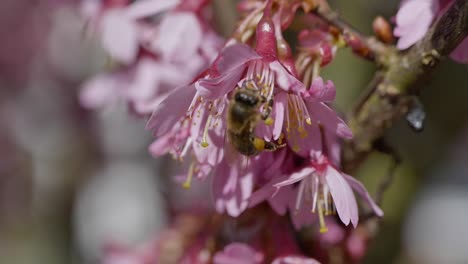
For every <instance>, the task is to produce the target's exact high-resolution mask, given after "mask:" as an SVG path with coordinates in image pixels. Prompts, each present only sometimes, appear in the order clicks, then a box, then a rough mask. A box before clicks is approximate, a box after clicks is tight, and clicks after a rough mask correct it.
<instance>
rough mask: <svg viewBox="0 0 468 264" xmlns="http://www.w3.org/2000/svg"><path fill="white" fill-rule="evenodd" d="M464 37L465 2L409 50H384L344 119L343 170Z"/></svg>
mask: <svg viewBox="0 0 468 264" xmlns="http://www.w3.org/2000/svg"><path fill="white" fill-rule="evenodd" d="M467 35H468V1H466V0H456V1H455V2H454V3H453V5H452V6H451V7H450V8H449V9H448V10H447V12H446V13H445V14H444V15H442V16H441V17H440V19H438V20H437V21H436V22H435V23H434V24H433V25H432V27H431V28H430V29H429V31H428V32H427V34H426V36H425V37H424V38H423V39H422V40H420V41H419V42H417V43H416V44H415V45H414V46H413V47H412V48H410V49H409V50H407V51H404V52H399V51H397V50H396V49H394V48H389V49H386V51H385V53H386V54H385V55H383V56H384V57H385V58H386V61H387V62H386V63H384V64H383V66H384V67H383V69H381V70H379V71H378V72H377V73H376V75H375V78H374V80H373V83H371V87H370V88H369V90H370V92H369V94H368V95H367V96H365V97H363V99H362V101H361V102H359V103H358V104H357V108H356V109H355V111H354V112H353V113H352V114H351V115H350V116H349V118H348V121H349V125H350V126H351V128H352V130H353V132H354V138H353V140H352V141H348V142H346V144H345V148H344V153H343V155H344V167H345V170H346V171H352V170H354V169H355V168H356V167H358V166H359V164H360V163H361V162H362V161H363V160H364V159H365V158H366V157H367V155H368V154H369V153H370V152H371V151H372V150H373V149H374V148H373V147H374V143H375V142H376V141H377V140H378V139H380V138H381V137H382V136H383V135H384V133H385V131H386V129H387V128H389V127H391V126H392V125H393V123H394V122H395V121H396V120H398V119H399V118H400V117H402V116H403V115H405V114H406V113H407V112H408V111H409V110H410V109H411V107H412V104H413V102H414V100H412V95H414V94H416V93H418V92H419V91H421V90H422V88H423V87H424V86H423V85H421V82H422V81H424V80H425V79H426V77H428V75H429V74H430V73H431V72H432V70H433V68H434V67H435V66H436V65H437V64H438V63H439V61H440V59H441V58H443V57H446V56H447V55H449V54H450V53H451V52H452V51H453V50H454V49H455V48H456V47H457V46H458V44H459V43H460V42H461V41H463V39H464V38H465V37H466V36H467Z"/></svg>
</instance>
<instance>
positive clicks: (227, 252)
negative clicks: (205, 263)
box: [213, 243, 263, 264]
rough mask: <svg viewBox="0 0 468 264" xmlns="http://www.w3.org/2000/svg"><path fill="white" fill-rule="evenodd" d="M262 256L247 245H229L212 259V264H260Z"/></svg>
mask: <svg viewBox="0 0 468 264" xmlns="http://www.w3.org/2000/svg"><path fill="white" fill-rule="evenodd" d="M262 262H263V254H262V253H260V252H257V251H256V250H255V249H253V248H251V247H250V246H249V245H247V244H243V243H231V244H229V245H227V246H226V247H225V248H224V250H223V251H220V252H217V253H216V254H215V255H214V257H213V263H214V264H260V263H262Z"/></svg>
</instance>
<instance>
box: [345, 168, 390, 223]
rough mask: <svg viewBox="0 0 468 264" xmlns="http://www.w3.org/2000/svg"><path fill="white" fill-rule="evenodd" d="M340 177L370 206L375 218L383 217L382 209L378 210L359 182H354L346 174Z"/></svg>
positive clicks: (352, 178)
mask: <svg viewBox="0 0 468 264" xmlns="http://www.w3.org/2000/svg"><path fill="white" fill-rule="evenodd" d="M342 175H343V176H344V177H345V179H346V181H347V182H348V183H349V185H351V188H353V190H355V191H356V192H357V193H359V195H360V196H361V197H362V198H364V200H365V201H366V202H367V203H368V204H369V205H370V206H371V208H372V210H373V211H374V213H375V214H376V215H377V216H380V217H382V216H383V215H384V213H383V211H382V209H380V207H379V206H378V205H377V204H376V203H375V202H374V200H373V199H372V197H371V196H370V194H369V192H367V190H366V187H364V185H363V184H362V183H361V182H359V181H358V180H356V179H355V178H354V177H352V176H350V175H347V174H344V173H343V174H342Z"/></svg>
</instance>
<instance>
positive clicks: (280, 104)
mask: <svg viewBox="0 0 468 264" xmlns="http://www.w3.org/2000/svg"><path fill="white" fill-rule="evenodd" d="M287 104H288V95H287V94H286V93H281V92H280V93H278V94H277V95H276V96H275V100H274V105H273V108H274V109H275V112H276V115H275V120H274V123H273V139H274V140H278V139H279V137H280V136H281V131H282V130H283V123H284V115H285V109H286V106H287Z"/></svg>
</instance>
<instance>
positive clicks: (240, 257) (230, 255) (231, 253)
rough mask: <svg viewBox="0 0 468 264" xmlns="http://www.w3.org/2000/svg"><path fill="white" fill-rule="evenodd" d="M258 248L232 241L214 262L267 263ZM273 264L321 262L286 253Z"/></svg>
mask: <svg viewBox="0 0 468 264" xmlns="http://www.w3.org/2000/svg"><path fill="white" fill-rule="evenodd" d="M263 260H264V256H263V254H262V253H261V252H259V251H258V250H255V249H254V248H252V247H251V246H249V245H247V244H243V243H231V244H229V245H227V246H226V247H225V248H224V250H223V251H220V252H217V253H216V254H215V255H214V258H213V263H214V264H260V263H265V262H264V261H263ZM271 263H272V264H320V263H319V262H318V261H317V260H315V259H312V258H307V257H304V256H300V255H286V256H281V257H278V258H275V259H274V260H273V261H272V262H271Z"/></svg>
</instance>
